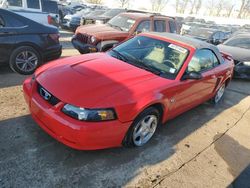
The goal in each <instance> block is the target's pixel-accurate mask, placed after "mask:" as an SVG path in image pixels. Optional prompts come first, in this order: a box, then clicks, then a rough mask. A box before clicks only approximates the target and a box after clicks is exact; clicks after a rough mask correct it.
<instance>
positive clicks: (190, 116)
mask: <svg viewBox="0 0 250 188" xmlns="http://www.w3.org/2000/svg"><path fill="white" fill-rule="evenodd" d="M71 35H72V33H65V32H63V33H62V38H61V40H62V43H63V46H64V52H63V56H68V55H77V54H78V52H77V51H76V50H72V49H71V45H70V43H69V42H68V41H69V40H70V36H71ZM24 79H25V76H20V75H17V74H15V73H12V71H10V70H9V69H8V67H0V109H1V112H0V187H73V186H75V187H121V186H126V187H227V186H232V187H240V188H241V187H249V186H250V180H249V177H250V173H249V172H250V167H249V164H250V142H249V138H250V131H249V130H250V84H249V82H247V81H242V80H234V81H233V82H232V83H231V85H230V87H229V88H228V89H227V91H226V94H225V97H224V99H223V101H222V102H221V103H220V104H219V105H217V106H213V105H211V104H209V103H205V104H202V105H200V106H199V107H197V108H195V109H193V110H191V111H189V112H187V113H185V114H183V115H181V116H180V117H178V118H176V119H174V120H172V121H170V122H167V124H166V125H165V126H163V127H160V128H159V129H158V133H157V135H156V136H155V137H154V138H153V140H152V141H151V142H150V143H149V144H147V145H146V146H145V147H143V148H137V149H126V148H114V149H107V150H99V151H76V150H72V149H70V148H68V147H66V146H64V145H62V144H60V143H58V142H57V141H55V140H54V139H52V138H51V137H50V136H48V135H47V134H46V133H45V132H43V131H42V130H41V129H40V128H39V127H38V125H37V124H36V123H35V122H34V121H33V120H32V118H31V117H30V115H29V112H28V111H27V106H26V104H25V102H24V99H23V94H22V88H21V84H22V82H23V80H24ZM247 167H248V168H247ZM244 169H246V170H245V171H244Z"/></svg>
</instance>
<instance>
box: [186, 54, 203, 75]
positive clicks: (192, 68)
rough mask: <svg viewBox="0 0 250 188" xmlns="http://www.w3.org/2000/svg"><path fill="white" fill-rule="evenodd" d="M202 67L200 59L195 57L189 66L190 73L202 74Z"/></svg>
mask: <svg viewBox="0 0 250 188" xmlns="http://www.w3.org/2000/svg"><path fill="white" fill-rule="evenodd" d="M200 70H201V65H200V62H199V59H198V58H196V57H193V58H192V60H191V61H190V63H189V64H188V72H192V71H193V72H200Z"/></svg>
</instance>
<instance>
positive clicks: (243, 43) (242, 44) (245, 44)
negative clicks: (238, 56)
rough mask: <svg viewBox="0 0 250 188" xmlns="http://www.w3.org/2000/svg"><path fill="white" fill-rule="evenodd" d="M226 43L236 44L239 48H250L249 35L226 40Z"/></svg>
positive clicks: (229, 44) (228, 44)
mask: <svg viewBox="0 0 250 188" xmlns="http://www.w3.org/2000/svg"><path fill="white" fill-rule="evenodd" d="M224 45H227V46H235V47H239V48H245V49H250V38H248V37H237V38H236V37H235V38H232V39H229V40H227V41H226V42H224Z"/></svg>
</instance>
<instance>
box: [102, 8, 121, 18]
mask: <svg viewBox="0 0 250 188" xmlns="http://www.w3.org/2000/svg"><path fill="white" fill-rule="evenodd" d="M122 12H124V10H123V9H113V10H109V11H107V12H105V13H104V14H103V16H105V17H106V16H107V17H114V16H116V15H117V14H119V13H122Z"/></svg>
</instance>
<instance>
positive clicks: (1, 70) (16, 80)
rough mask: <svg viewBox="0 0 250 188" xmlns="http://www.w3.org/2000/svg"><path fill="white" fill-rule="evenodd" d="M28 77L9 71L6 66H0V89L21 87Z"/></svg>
mask: <svg viewBox="0 0 250 188" xmlns="http://www.w3.org/2000/svg"><path fill="white" fill-rule="evenodd" d="M27 77H28V76H25V75H20V74H18V73H15V72H13V71H12V70H11V68H10V67H9V66H8V65H1V66H0V89H1V88H6V87H12V86H17V85H21V84H22V83H23V81H24V80H25V78H27Z"/></svg>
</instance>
